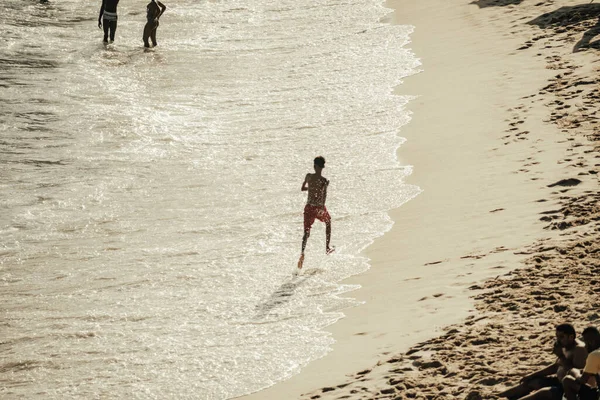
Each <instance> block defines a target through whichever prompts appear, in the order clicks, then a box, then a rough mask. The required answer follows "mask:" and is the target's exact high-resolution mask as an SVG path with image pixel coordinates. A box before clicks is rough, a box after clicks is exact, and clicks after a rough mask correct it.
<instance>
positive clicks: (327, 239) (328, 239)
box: [325, 221, 333, 254]
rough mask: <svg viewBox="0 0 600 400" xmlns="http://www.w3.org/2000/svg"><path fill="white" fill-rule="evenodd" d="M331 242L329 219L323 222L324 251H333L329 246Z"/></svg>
mask: <svg viewBox="0 0 600 400" xmlns="http://www.w3.org/2000/svg"><path fill="white" fill-rule="evenodd" d="M330 242H331V221H327V222H325V253H327V254H329V253H333V248H331V247H329V243H330Z"/></svg>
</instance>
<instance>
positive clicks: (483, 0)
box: [470, 0, 523, 8]
mask: <svg viewBox="0 0 600 400" xmlns="http://www.w3.org/2000/svg"><path fill="white" fill-rule="evenodd" d="M522 2H523V0H474V1H472V2H471V3H470V4H476V5H477V6H479V8H486V7H504V6H511V5H517V4H521V3H522Z"/></svg>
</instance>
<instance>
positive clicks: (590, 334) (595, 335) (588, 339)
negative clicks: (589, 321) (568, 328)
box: [582, 326, 600, 352]
mask: <svg viewBox="0 0 600 400" xmlns="http://www.w3.org/2000/svg"><path fill="white" fill-rule="evenodd" d="M582 336H583V341H584V342H585V347H587V349H588V351H589V352H592V351H594V350H596V349H597V348H599V347H600V332H598V329H597V328H596V327H593V326H590V327H587V328H585V329H584V330H583V333H582Z"/></svg>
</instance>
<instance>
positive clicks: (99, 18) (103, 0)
mask: <svg viewBox="0 0 600 400" xmlns="http://www.w3.org/2000/svg"><path fill="white" fill-rule="evenodd" d="M105 1H106V0H102V5H101V6H100V15H98V28H102V13H103V12H104V2H105Z"/></svg>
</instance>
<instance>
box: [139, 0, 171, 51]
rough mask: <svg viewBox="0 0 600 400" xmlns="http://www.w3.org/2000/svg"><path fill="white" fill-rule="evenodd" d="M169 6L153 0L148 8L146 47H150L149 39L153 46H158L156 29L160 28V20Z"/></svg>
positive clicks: (145, 27) (145, 32) (145, 30)
mask: <svg viewBox="0 0 600 400" xmlns="http://www.w3.org/2000/svg"><path fill="white" fill-rule="evenodd" d="M166 9H167V6H165V5H164V4H163V3H161V2H160V1H158V0H152V1H151V2H150V3H148V5H147V6H146V25H145V26H144V36H143V37H142V40H143V41H144V47H150V43H149V42H148V39H151V40H152V45H153V46H156V45H157V43H156V29H157V28H158V19H159V18H160V16H161V15H163V13H164V12H165V10H166Z"/></svg>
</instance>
